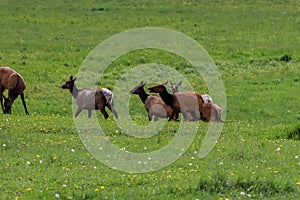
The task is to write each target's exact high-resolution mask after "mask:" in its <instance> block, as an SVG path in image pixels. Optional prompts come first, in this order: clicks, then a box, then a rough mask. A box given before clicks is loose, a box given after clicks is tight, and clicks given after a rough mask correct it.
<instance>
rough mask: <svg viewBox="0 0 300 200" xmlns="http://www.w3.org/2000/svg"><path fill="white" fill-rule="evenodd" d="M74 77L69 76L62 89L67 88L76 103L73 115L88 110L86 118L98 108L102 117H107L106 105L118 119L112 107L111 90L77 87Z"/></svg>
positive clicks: (112, 97)
mask: <svg viewBox="0 0 300 200" xmlns="http://www.w3.org/2000/svg"><path fill="white" fill-rule="evenodd" d="M75 80H76V78H74V79H73V76H70V80H68V81H67V82H66V83H65V84H64V85H62V86H61V87H62V89H69V90H70V92H71V94H72V95H73V97H74V99H75V100H76V104H77V106H78V108H77V111H76V113H75V117H77V116H78V115H79V113H80V112H81V111H82V110H84V109H85V110H88V118H90V117H91V116H92V110H100V111H101V113H102V114H103V116H104V118H105V119H107V118H108V116H109V115H108V114H107V112H106V110H105V107H108V108H109V109H110V110H111V112H112V113H113V114H114V116H115V118H116V119H118V113H117V112H116V110H115V107H114V96H113V94H112V92H111V91H109V90H108V89H106V88H101V89H81V90H80V89H78V88H77V87H76V85H75Z"/></svg>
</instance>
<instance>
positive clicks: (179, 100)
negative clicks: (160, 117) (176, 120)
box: [148, 82, 207, 121]
mask: <svg viewBox="0 0 300 200" xmlns="http://www.w3.org/2000/svg"><path fill="white" fill-rule="evenodd" d="M166 84H167V82H166V83H163V84H160V85H157V86H154V87H151V88H148V89H149V91H150V92H155V93H159V95H160V97H161V98H162V100H163V101H164V102H165V104H167V105H168V106H170V107H171V108H172V109H173V113H172V115H171V116H170V118H169V121H170V120H171V119H172V117H173V116H174V115H175V114H178V113H179V112H181V113H182V114H183V117H184V119H185V120H188V117H187V113H191V114H192V115H193V119H196V118H197V116H196V113H197V112H200V119H202V120H203V121H207V119H205V118H204V116H203V99H202V97H201V94H199V93H197V92H178V93H175V94H170V93H169V92H168V91H167V89H166V87H165V85H166ZM198 118H199V117H198Z"/></svg>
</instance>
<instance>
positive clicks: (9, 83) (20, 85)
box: [0, 67, 29, 115]
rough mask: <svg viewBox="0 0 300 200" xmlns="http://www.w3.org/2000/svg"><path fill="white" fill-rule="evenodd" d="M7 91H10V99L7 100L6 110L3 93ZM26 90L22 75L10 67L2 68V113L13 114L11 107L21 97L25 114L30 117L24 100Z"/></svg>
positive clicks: (0, 81)
mask: <svg viewBox="0 0 300 200" xmlns="http://www.w3.org/2000/svg"><path fill="white" fill-rule="evenodd" d="M5 89H7V90H8V99H6V102H5V108H4V106H3V92H4V90H5ZM25 89H26V84H25V81H24V79H23V78H22V76H21V75H20V74H18V73H17V72H16V71H15V70H13V69H11V68H9V67H0V101H1V108H2V112H3V113H4V114H11V107H12V105H13V103H14V101H15V100H16V98H17V97H18V96H19V95H20V96H21V99H22V103H23V106H24V109H25V113H26V114H27V115H29V113H28V110H27V107H26V103H25V99H24V90H25Z"/></svg>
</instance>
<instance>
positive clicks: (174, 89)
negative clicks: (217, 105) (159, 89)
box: [170, 81, 213, 103]
mask: <svg viewBox="0 0 300 200" xmlns="http://www.w3.org/2000/svg"><path fill="white" fill-rule="evenodd" d="M181 83H182V82H181V81H180V82H179V83H178V84H176V83H170V85H171V90H172V92H173V94H174V93H176V92H178V91H179V90H178V88H179V86H180V85H181ZM201 96H202V99H203V101H204V103H212V102H213V100H212V98H211V97H210V96H209V95H208V94H201Z"/></svg>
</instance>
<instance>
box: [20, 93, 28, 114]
mask: <svg viewBox="0 0 300 200" xmlns="http://www.w3.org/2000/svg"><path fill="white" fill-rule="evenodd" d="M20 96H21V99H22V103H23V106H24V109H25V112H26V115H29V112H28V110H27V107H26V103H25V98H24V94H20Z"/></svg>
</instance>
